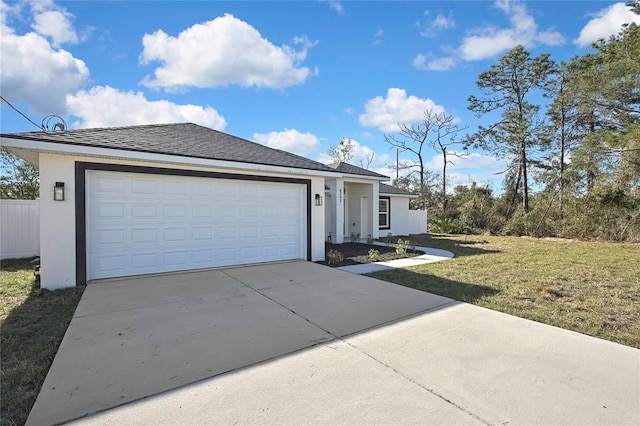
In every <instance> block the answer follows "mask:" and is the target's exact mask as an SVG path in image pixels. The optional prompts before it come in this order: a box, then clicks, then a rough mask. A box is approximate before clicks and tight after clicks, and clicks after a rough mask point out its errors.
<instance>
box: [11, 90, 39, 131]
mask: <svg viewBox="0 0 640 426" xmlns="http://www.w3.org/2000/svg"><path fill="white" fill-rule="evenodd" d="M0 99H2V100H3V101H4V102H5V103H6V104H7V105H9V106H10V107H11V109H13V110H14V111H15V112H17V113H18V114H20V115H21V116H23V117H24V118H26V119H27V121H28V122H29V123H31V124H33V125H34V126H36V127H37V128H38V129H40V130H44V129H43V128H42V126H38V125H37V124H36V123H35V122H34V121H33V120H32V119H30V118H29V117H27V116H26V115H25V114H23V113H22V112H21V111H20V110H19V109H18V108H16V107H14V106H13V105H11V102H9V101H8V100H6V99H5V98H4V97H3V96H0Z"/></svg>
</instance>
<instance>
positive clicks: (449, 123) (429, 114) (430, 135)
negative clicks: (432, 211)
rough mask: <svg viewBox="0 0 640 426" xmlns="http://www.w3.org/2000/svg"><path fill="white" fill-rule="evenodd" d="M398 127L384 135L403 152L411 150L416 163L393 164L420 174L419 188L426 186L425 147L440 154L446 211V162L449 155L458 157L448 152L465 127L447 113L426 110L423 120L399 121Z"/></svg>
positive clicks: (444, 210) (449, 162)
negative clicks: (396, 130) (413, 122)
mask: <svg viewBox="0 0 640 426" xmlns="http://www.w3.org/2000/svg"><path fill="white" fill-rule="evenodd" d="M398 129H399V130H398V132H397V133H391V134H386V135H385V136H384V140H385V142H387V143H388V144H389V145H391V146H393V147H396V148H398V149H400V150H402V151H403V152H407V151H408V152H411V153H413V154H414V155H415V156H416V159H417V162H416V163H413V164H411V163H410V162H406V161H405V162H404V163H403V164H398V165H397V166H396V167H398V168H399V169H402V170H409V169H412V170H414V171H416V172H417V173H418V174H419V177H420V187H421V188H424V186H425V158H424V155H425V154H424V148H425V146H427V147H431V148H432V149H434V150H435V151H437V152H439V153H441V154H442V176H441V178H442V181H441V190H442V195H441V197H442V212H443V213H445V212H446V209H447V165H448V164H452V161H451V159H450V158H451V157H460V156H461V155H460V154H458V153H456V152H455V151H449V148H450V147H451V146H452V145H454V144H457V143H458V142H457V140H456V138H457V136H458V134H459V133H460V132H461V131H463V130H465V129H466V127H460V125H459V124H458V123H457V122H456V119H455V117H453V116H452V115H449V114H447V113H446V112H435V111H433V110H431V109H428V110H426V111H425V112H424V116H423V119H422V121H420V122H419V123H415V124H405V123H398ZM416 169H417V170H416ZM421 192H422V191H421Z"/></svg>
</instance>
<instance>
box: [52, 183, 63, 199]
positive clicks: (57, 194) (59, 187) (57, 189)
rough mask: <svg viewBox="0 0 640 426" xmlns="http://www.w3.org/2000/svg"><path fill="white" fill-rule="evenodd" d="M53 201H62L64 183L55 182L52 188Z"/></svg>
mask: <svg viewBox="0 0 640 426" xmlns="http://www.w3.org/2000/svg"><path fill="white" fill-rule="evenodd" d="M53 201H64V182H56V185H55V186H54V187H53Z"/></svg>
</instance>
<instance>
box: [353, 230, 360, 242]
mask: <svg viewBox="0 0 640 426" xmlns="http://www.w3.org/2000/svg"><path fill="white" fill-rule="evenodd" d="M351 242H352V243H359V242H360V233H359V232H352V233H351Z"/></svg>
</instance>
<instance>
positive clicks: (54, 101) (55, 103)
mask: <svg viewBox="0 0 640 426" xmlns="http://www.w3.org/2000/svg"><path fill="white" fill-rule="evenodd" d="M0 52H2V53H1V55H2V57H1V58H0V59H1V60H2V61H1V62H2V73H1V76H0V85H2V94H3V96H4V97H5V98H7V99H9V100H10V101H14V102H15V101H20V100H21V101H25V102H26V103H27V104H28V105H29V106H30V108H34V109H35V110H36V111H37V112H40V113H43V114H58V115H63V114H65V112H66V106H65V96H66V95H67V94H68V93H75V92H76V91H77V90H78V89H79V88H80V87H82V86H83V85H85V84H86V83H87V81H88V80H89V69H88V68H87V66H86V65H85V63H84V62H83V61H81V60H80V59H76V58H74V57H73V56H72V55H71V53H69V52H67V51H66V50H62V49H54V48H52V47H51V45H50V44H49V42H48V41H47V40H45V39H44V38H42V37H41V36H39V35H37V34H35V33H28V34H25V35H16V34H14V33H13V32H12V31H9V32H4V33H3V34H2V40H1V41H0ZM7 58H11V60H7Z"/></svg>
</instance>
